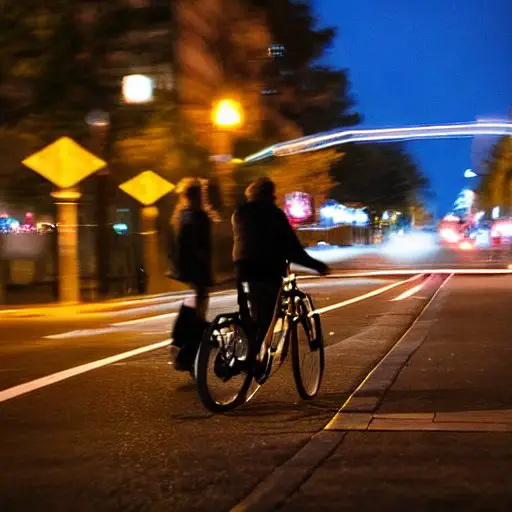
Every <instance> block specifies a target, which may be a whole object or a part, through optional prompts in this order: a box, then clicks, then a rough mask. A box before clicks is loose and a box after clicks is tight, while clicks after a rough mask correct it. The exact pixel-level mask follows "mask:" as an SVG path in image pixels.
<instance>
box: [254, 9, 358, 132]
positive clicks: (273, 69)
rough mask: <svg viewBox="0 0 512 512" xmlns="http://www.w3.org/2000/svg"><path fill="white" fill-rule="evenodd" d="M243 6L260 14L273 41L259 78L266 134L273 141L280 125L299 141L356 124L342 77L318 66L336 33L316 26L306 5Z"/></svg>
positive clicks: (355, 114)
mask: <svg viewBox="0 0 512 512" xmlns="http://www.w3.org/2000/svg"><path fill="white" fill-rule="evenodd" d="M247 2H248V3H249V5H251V7H252V8H253V9H260V10H262V11H263V12H264V13H265V15H266V19H267V23H268V26H269V30H270V34H271V36H272V43H273V45H271V47H270V48H269V57H268V59H267V63H266V66H265V68H264V75H263V83H264V91H265V92H266V96H265V97H266V100H267V101H266V102H265V106H266V109H265V114H266V116H267V135H268V136H269V137H270V138H271V139H272V138H277V137H278V135H279V127H280V125H285V126H286V127H287V129H288V131H290V132H293V127H295V136H299V135H308V134H312V133H316V132H319V131H324V130H329V129H332V128H337V127H340V126H351V125H354V124H357V123H358V122H359V120H360V118H359V115H358V114H357V113H354V112H353V111H352V108H353V106H354V102H353V100H352V98H351V97H350V96H349V94H348V89H349V81H348V77H347V72H346V71H344V70H336V69H331V68H329V67H327V66H325V65H320V64H319V60H320V59H321V57H323V56H324V54H325V51H326V50H327V49H328V48H329V47H330V46H331V44H332V42H333V40H334V37H335V35H336V32H335V29H333V28H332V27H326V28H319V27H317V23H316V19H315V16H314V12H313V8H312V6H311V3H310V2H309V1H299V2H296V1H292V0H247Z"/></svg>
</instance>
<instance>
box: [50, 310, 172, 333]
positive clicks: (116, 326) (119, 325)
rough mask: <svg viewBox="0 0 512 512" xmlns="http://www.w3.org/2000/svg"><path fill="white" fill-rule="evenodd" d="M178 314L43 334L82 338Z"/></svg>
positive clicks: (167, 318)
mask: <svg viewBox="0 0 512 512" xmlns="http://www.w3.org/2000/svg"><path fill="white" fill-rule="evenodd" d="M177 315H178V313H166V314H165V315H157V316H150V317H147V318H137V319H136V320H128V321H125V322H116V323H113V324H110V326H109V327H103V328H97V329H77V330H75V331H68V332H63V333H60V334H49V335H48V336H44V338H43V339H46V340H63V339H68V338H84V337H86V336H101V335H102V334H112V333H114V332H120V331H123V330H127V329H126V328H127V327H134V326H137V325H145V324H148V323H149V324H151V323H153V322H155V321H162V320H169V322H172V320H173V319H174V318H175V317H176V316H177ZM169 329H170V327H169Z"/></svg>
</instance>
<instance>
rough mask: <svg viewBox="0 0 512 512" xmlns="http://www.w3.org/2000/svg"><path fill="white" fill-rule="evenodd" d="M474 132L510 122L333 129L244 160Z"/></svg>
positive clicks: (502, 131)
mask: <svg viewBox="0 0 512 512" xmlns="http://www.w3.org/2000/svg"><path fill="white" fill-rule="evenodd" d="M474 135H512V123H509V122H501V123H498V122H472V123H460V124H439V125H429V126H410V127H402V128H379V129H373V130H335V131H331V132H324V133H320V134H318V135H310V136H307V137H302V138H300V139H295V140H292V141H289V142H283V143H280V144H276V145H275V146H270V147H268V148H266V149H264V150H262V151H259V152H258V153H255V154H253V155H250V156H248V157H247V158H246V159H245V161H246V162H247V163H249V162H255V161H258V160H262V159H264V158H269V157H271V156H280V155H291V154H294V153H302V152H306V151H313V150H317V149H324V148H328V147H330V146H336V145H339V144H346V143H348V142H372V141H386V140H410V139H429V138H443V137H472V136H474Z"/></svg>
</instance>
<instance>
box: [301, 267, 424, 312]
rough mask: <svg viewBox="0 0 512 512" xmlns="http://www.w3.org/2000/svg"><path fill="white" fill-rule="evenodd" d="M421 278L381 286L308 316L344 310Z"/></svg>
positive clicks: (420, 275)
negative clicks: (346, 307)
mask: <svg viewBox="0 0 512 512" xmlns="http://www.w3.org/2000/svg"><path fill="white" fill-rule="evenodd" d="M422 276H423V274H418V275H416V276H413V277H411V278H410V279H406V280H405V281H398V282H397V283H392V284H388V285H387V286H383V287H382V288H377V289H376V290H373V291H371V292H368V293H365V294H364V295H360V296H359V297H354V298H353V299H348V300H344V301H342V302H338V303H337V304H331V305H330V306H325V307H323V308H319V309H316V310H315V311H312V312H311V313H310V314H309V316H312V315H314V314H318V315H322V314H323V313H327V312H329V311H333V310H335V309H339V308H344V307H345V306H350V305H351V304H356V303H357V302H361V301H363V300H366V299H370V298H372V297H376V296H377V295H380V294H382V293H385V292H387V291H389V290H392V289H393V288H396V287H398V286H402V285H404V284H407V283H410V282H413V281H416V280H417V279H419V278H420V277H422Z"/></svg>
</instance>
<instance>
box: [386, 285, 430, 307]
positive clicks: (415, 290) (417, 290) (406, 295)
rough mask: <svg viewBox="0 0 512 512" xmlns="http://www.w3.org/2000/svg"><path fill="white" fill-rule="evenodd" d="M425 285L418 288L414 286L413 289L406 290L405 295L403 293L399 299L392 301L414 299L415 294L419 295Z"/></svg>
mask: <svg viewBox="0 0 512 512" xmlns="http://www.w3.org/2000/svg"><path fill="white" fill-rule="evenodd" d="M424 284H425V283H421V284H419V285H417V286H413V287H412V288H409V289H408V290H405V292H404V293H401V294H400V295H399V296H398V297H395V298H394V299H391V301H393V302H394V301H398V300H405V299H408V298H409V297H412V296H413V295H414V294H415V293H418V292H419V291H420V290H421V289H422V288H423V285H424Z"/></svg>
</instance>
